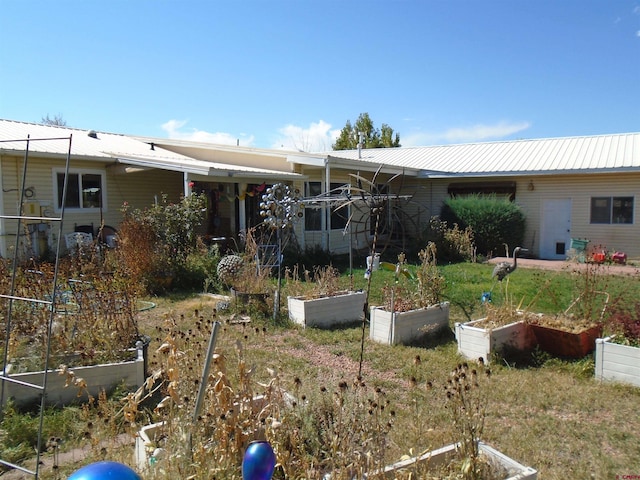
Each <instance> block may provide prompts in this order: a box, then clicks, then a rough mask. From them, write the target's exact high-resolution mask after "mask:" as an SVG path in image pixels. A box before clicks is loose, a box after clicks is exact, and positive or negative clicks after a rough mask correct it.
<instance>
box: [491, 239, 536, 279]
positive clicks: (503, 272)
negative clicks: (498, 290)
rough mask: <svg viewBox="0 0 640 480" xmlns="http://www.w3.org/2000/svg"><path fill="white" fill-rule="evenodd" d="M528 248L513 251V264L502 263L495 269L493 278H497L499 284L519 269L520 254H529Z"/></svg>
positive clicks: (517, 248)
mask: <svg viewBox="0 0 640 480" xmlns="http://www.w3.org/2000/svg"><path fill="white" fill-rule="evenodd" d="M527 251H528V250H527V249H526V248H522V247H516V248H515V249H514V250H513V263H509V262H500V263H498V264H497V265H496V266H495V267H494V268H493V273H492V274H491V277H492V278H493V277H496V278H497V279H498V281H499V282H501V281H502V280H504V278H505V277H506V276H507V275H509V274H510V273H511V272H513V271H514V270H515V269H516V268H517V267H518V254H519V253H520V252H527Z"/></svg>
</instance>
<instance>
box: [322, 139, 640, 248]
mask: <svg viewBox="0 0 640 480" xmlns="http://www.w3.org/2000/svg"><path fill="white" fill-rule="evenodd" d="M327 161H328V163H331V164H337V165H345V164H348V162H352V168H354V167H355V165H356V164H359V163H362V162H366V163H370V164H372V165H385V166H387V167H389V168H405V169H406V173H407V175H408V176H409V177H410V179H407V180H406V181H405V187H404V188H405V190H407V191H409V190H410V189H411V188H412V187H413V193H414V195H415V198H414V199H415V201H416V203H418V204H422V205H427V206H428V207H429V208H430V212H431V213H433V214H438V213H439V211H440V208H441V206H442V203H443V201H444V200H445V199H446V198H448V197H449V196H451V195H456V194H465V193H470V192H485V193H486V192H492V193H496V194H499V195H506V196H508V197H509V198H511V199H512V200H513V201H515V202H516V203H517V204H518V205H520V206H521V207H522V209H523V211H524V213H525V216H526V232H525V236H524V238H525V245H524V246H525V247H527V248H528V249H529V250H530V252H532V253H533V254H534V255H535V256H537V257H540V258H544V259H558V260H559V259H565V258H566V256H567V251H568V249H569V248H570V246H571V239H588V240H590V241H591V242H592V244H594V245H603V246H604V247H605V248H607V249H608V250H609V251H614V250H619V251H623V252H625V253H626V254H627V255H628V256H629V257H634V258H639V257H640V242H639V241H638V238H640V219H639V218H638V216H637V213H636V212H637V209H636V208H635V205H636V203H637V202H636V199H637V197H638V195H639V194H640V133H628V134H616V135H598V136H588V137H569V138H550V139H534V140H517V141H508V142H488V143H474V144H465V145H446V146H433V147H415V148H398V149H375V150H363V151H361V152H358V151H337V152H331V153H329V154H328V156H327ZM353 162H357V163H353ZM514 247H515V245H512V246H511V249H513V248H514ZM497 254H503V252H497Z"/></svg>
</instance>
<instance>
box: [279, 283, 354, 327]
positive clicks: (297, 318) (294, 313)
mask: <svg viewBox="0 0 640 480" xmlns="http://www.w3.org/2000/svg"><path fill="white" fill-rule="evenodd" d="M365 297H366V294H365V292H344V293H341V294H338V295H332V296H329V297H320V298H311V299H307V298H305V297H287V301H288V308H289V318H290V319H291V320H292V321H293V322H295V323H297V324H299V325H302V326H304V327H321V328H330V327H333V326H335V325H341V324H347V323H353V322H356V321H359V320H362V318H363V317H364V301H365Z"/></svg>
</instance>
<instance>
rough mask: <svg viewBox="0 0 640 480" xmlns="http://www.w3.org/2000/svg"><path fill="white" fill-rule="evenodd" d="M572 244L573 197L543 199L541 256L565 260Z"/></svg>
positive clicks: (548, 258)
mask: <svg viewBox="0 0 640 480" xmlns="http://www.w3.org/2000/svg"><path fill="white" fill-rule="evenodd" d="M570 246H571V199H570V198H559V199H553V200H543V202H542V220H541V222H540V258H544V259H547V260H564V259H565V258H567V250H568V249H569V247H570Z"/></svg>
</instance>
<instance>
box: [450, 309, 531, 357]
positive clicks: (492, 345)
mask: <svg viewBox="0 0 640 480" xmlns="http://www.w3.org/2000/svg"><path fill="white" fill-rule="evenodd" d="M485 322H486V319H485V318H482V319H479V320H474V321H472V322H467V323H456V325H455V335H456V340H457V342H458V353H460V354H461V355H462V356H464V357H466V358H469V359H471V360H478V359H479V358H480V357H482V359H483V360H484V362H485V363H487V364H488V363H489V362H490V361H491V356H492V354H494V353H499V354H505V353H512V352H514V351H520V352H526V351H529V350H533V348H534V347H535V345H536V338H535V336H534V335H533V332H532V331H531V328H530V326H529V324H527V323H526V322H525V321H524V320H520V321H517V322H513V323H509V324H508V325H503V326H500V327H495V328H483V327H482V325H483V323H485Z"/></svg>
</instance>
